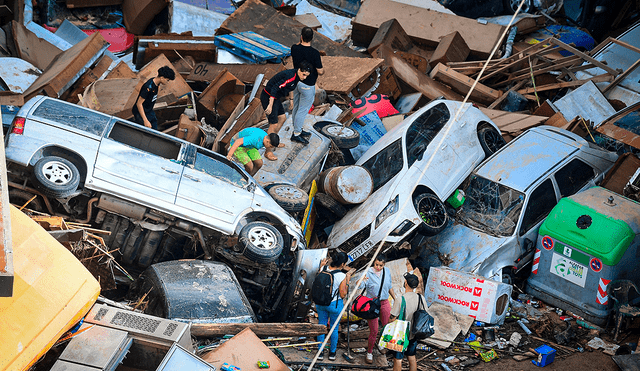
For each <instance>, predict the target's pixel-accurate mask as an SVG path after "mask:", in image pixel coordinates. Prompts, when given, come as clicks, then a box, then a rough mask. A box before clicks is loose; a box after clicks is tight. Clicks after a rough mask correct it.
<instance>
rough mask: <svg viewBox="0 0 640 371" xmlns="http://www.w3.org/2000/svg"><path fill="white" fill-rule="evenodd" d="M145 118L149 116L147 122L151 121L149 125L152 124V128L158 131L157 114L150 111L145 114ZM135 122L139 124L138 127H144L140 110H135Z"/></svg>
mask: <svg viewBox="0 0 640 371" xmlns="http://www.w3.org/2000/svg"><path fill="white" fill-rule="evenodd" d="M144 115H145V116H147V120H149V123H150V124H151V127H152V128H154V129H155V130H158V119H157V118H156V114H155V112H153V111H149V112H146V111H145V113H144ZM133 120H134V121H135V122H136V123H137V124H138V125H142V126H144V120H143V119H142V115H140V112H138V110H133Z"/></svg>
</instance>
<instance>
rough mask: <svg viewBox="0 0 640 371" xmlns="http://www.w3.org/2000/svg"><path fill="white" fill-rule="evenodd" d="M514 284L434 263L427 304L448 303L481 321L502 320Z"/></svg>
mask: <svg viewBox="0 0 640 371" xmlns="http://www.w3.org/2000/svg"><path fill="white" fill-rule="evenodd" d="M512 290H513V287H511V285H509V284H506V283H502V282H497V281H492V280H488V279H486V278H484V277H482V276H477V275H474V274H470V273H464V272H459V271H456V270H453V269H449V268H446V267H431V269H430V270H429V278H428V280H427V288H426V290H425V294H424V295H425V298H426V299H427V304H428V305H429V306H431V304H432V303H434V302H437V303H442V304H446V305H449V306H450V307H451V308H452V309H453V311H454V312H456V313H460V314H466V315H468V316H471V317H473V318H475V319H476V320H478V321H481V322H485V323H489V324H493V323H498V324H502V323H503V322H504V318H505V316H506V314H507V309H508V307H509V298H510V297H511V291H512Z"/></svg>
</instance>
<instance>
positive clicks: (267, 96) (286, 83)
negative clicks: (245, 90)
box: [260, 61, 312, 161]
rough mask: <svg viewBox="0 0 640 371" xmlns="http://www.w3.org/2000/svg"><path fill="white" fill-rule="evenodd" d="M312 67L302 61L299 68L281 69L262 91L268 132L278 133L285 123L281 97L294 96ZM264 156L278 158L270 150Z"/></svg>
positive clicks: (270, 158) (261, 95) (261, 99)
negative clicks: (297, 87)
mask: <svg viewBox="0 0 640 371" xmlns="http://www.w3.org/2000/svg"><path fill="white" fill-rule="evenodd" d="M311 68H312V67H311V65H310V64H309V62H307V61H302V62H301V63H300V66H299V67H298V68H296V69H291V70H284V71H280V72H278V73H276V74H275V75H274V76H273V77H272V78H271V79H270V80H269V81H268V82H267V85H266V86H265V88H264V89H263V90H262V93H260V102H261V103H262V108H264V113H265V114H266V115H267V119H268V120H269V130H267V133H269V134H271V133H276V134H278V132H279V131H280V128H281V127H282V124H284V121H285V120H286V119H287V116H286V115H285V110H284V107H283V106H282V102H281V101H280V99H282V98H284V97H286V96H290V97H291V98H292V96H293V90H294V89H295V88H296V85H297V84H298V82H300V81H301V80H304V79H306V78H307V77H308V76H309V73H310V70H311ZM292 105H293V104H292ZM280 146H281V147H282V146H283V145H282V143H280ZM264 156H265V157H266V158H267V159H268V160H271V161H275V160H277V159H278V158H277V157H276V155H274V154H273V152H271V151H270V150H267V151H265V153H264Z"/></svg>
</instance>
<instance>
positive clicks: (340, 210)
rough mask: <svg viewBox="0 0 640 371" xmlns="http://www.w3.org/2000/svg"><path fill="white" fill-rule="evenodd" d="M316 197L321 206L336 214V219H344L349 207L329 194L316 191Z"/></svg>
mask: <svg viewBox="0 0 640 371" xmlns="http://www.w3.org/2000/svg"><path fill="white" fill-rule="evenodd" d="M315 199H316V201H317V202H318V205H319V206H321V207H324V208H325V209H327V210H329V211H330V212H331V213H332V214H333V215H335V217H336V220H338V219H342V218H343V217H344V216H345V215H346V214H347V209H345V207H344V206H342V205H341V204H340V203H339V202H338V201H336V200H334V199H333V197H331V196H329V195H328V194H325V193H316V195H315Z"/></svg>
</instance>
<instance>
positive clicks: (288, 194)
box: [273, 186, 303, 200]
mask: <svg viewBox="0 0 640 371" xmlns="http://www.w3.org/2000/svg"><path fill="white" fill-rule="evenodd" d="M273 192H274V193H275V194H277V195H278V196H280V197H283V198H286V199H289V200H299V199H301V198H302V197H303V194H302V192H300V190H299V189H297V188H295V187H287V186H285V187H277V188H276V189H274V190H273Z"/></svg>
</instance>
